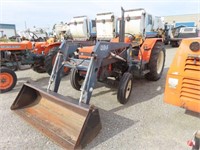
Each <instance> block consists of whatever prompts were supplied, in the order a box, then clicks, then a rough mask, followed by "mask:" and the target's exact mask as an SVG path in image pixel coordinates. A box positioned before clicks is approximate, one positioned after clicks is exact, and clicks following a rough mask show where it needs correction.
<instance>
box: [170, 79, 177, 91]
mask: <svg viewBox="0 0 200 150" xmlns="http://www.w3.org/2000/svg"><path fill="white" fill-rule="evenodd" d="M168 85H169V87H170V88H174V89H175V88H176V87H177V85H178V79H176V78H169V79H168Z"/></svg>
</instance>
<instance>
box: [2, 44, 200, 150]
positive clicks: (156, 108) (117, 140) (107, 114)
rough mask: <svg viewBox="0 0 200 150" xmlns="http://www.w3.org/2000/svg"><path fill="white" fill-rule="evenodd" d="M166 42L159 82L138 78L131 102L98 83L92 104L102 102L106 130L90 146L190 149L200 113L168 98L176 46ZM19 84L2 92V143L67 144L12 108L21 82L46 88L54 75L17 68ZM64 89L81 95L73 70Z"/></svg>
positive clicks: (24, 145) (39, 146) (22, 146)
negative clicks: (167, 80)
mask: <svg viewBox="0 0 200 150" xmlns="http://www.w3.org/2000/svg"><path fill="white" fill-rule="evenodd" d="M176 50H177V49H176V48H170V47H167V50H166V55H167V57H166V63H165V68H164V73H163V76H162V78H161V79H160V80H159V81H157V82H150V81H147V80H145V79H139V80H138V79H135V80H134V88H133V90H132V93H131V98H130V100H129V102H128V103H127V104H126V105H121V104H119V103H118V102H117V100H116V92H117V89H116V87H115V86H112V85H109V86H108V85H105V84H102V83H98V84H97V88H96V89H95V90H94V92H93V96H92V98H91V104H94V105H95V106H97V107H98V108H99V111H100V116H101V122H102V130H101V131H100V133H99V134H98V136H97V137H96V138H95V139H94V140H93V141H92V142H91V143H90V144H88V145H87V146H86V147H85V149H99V150H101V149H109V150H110V149H115V150H116V149H119V150H121V149H136V150H189V149H190V148H189V147H188V146H187V144H186V142H187V140H188V139H190V138H192V134H193V133H194V131H195V130H197V129H199V127H200V119H199V118H200V115H199V114H195V113H192V112H189V111H185V110H184V109H182V108H178V107H174V106H171V105H168V104H165V103H163V92H164V86H165V78H166V73H167V70H168V68H169V65H170V63H171V61H172V59H173V56H174V54H175V52H176ZM16 73H17V77H18V83H17V85H16V87H15V88H14V89H13V90H12V91H10V92H8V93H4V94H1V95H0V114H1V115H0V117H1V118H0V120H1V123H0V135H1V136H0V149H11V150H16V149H20V150H27V149H31V150H32V149H42V150H43V149H57V150H59V149H62V148H60V147H59V146H57V145H56V144H55V143H53V142H52V141H51V140H50V139H48V138H47V137H46V136H44V135H43V134H42V133H40V132H39V131H38V130H36V129H35V128H33V127H32V126H31V125H29V124H28V123H27V122H25V121H24V120H23V119H22V118H20V117H19V116H18V115H16V114H15V113H14V112H13V111H11V110H10V106H11V104H12V102H13V101H14V99H15V97H16V96H17V94H18V92H19V90H20V89H21V87H22V84H23V83H24V82H26V81H29V82H30V83H31V84H33V85H39V86H41V87H44V88H46V86H47V83H48V79H49V76H48V75H47V74H38V73H35V72H34V71H32V70H24V71H18V72H16ZM59 93H60V94H62V95H64V96H67V95H70V96H73V97H75V98H78V97H79V95H80V93H79V92H77V91H75V90H74V89H72V88H71V85H70V83H69V76H66V77H64V78H63V79H62V82H61V86H60V89H59Z"/></svg>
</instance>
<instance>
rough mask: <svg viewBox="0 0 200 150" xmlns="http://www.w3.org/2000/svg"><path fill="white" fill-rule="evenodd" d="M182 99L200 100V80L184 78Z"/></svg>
mask: <svg viewBox="0 0 200 150" xmlns="http://www.w3.org/2000/svg"><path fill="white" fill-rule="evenodd" d="M180 99H181V100H186V101H188V100H189V101H191V100H198V101H200V80H196V79H188V78H183V82H182V87H181V95H180Z"/></svg>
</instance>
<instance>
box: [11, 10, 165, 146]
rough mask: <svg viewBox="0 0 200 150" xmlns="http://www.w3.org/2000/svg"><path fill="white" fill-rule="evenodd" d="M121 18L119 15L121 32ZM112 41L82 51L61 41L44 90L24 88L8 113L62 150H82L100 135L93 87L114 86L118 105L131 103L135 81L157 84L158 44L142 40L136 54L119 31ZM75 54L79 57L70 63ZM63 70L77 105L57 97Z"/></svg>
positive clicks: (160, 61) (160, 52)
mask: <svg viewBox="0 0 200 150" xmlns="http://www.w3.org/2000/svg"><path fill="white" fill-rule="evenodd" d="M123 14H124V10H123V9H122V21H121V26H120V28H121V29H123V28H124V19H123V18H124V15H123ZM127 38H128V39H129V40H125V41H126V42H124V39H127ZM131 39H132V38H131ZM112 41H113V42H102V41H101V42H97V43H96V45H95V46H83V47H80V46H79V45H78V44H76V43H73V42H68V41H63V42H62V44H61V46H60V48H59V52H58V53H57V56H56V59H55V63H54V66H53V70H52V73H51V77H50V79H49V84H48V87H47V89H46V90H44V89H41V88H39V87H34V86H31V85H30V84H24V85H23V87H22V89H21V91H20V92H19V94H18V96H17V98H16V99H15V101H14V102H13V104H12V106H11V109H12V110H14V111H15V112H16V113H17V114H19V115H20V116H22V117H23V118H24V119H25V120H27V121H28V122H29V123H31V124H32V125H33V126H35V127H36V128H38V129H40V130H41V131H42V132H43V133H44V134H46V135H47V136H49V137H50V138H51V139H53V140H54V141H55V142H57V143H58V144H60V145H61V146H63V147H64V148H67V149H77V148H82V147H84V146H85V145H86V144H87V143H89V142H90V141H91V140H92V139H93V138H94V137H95V136H96V135H97V134H98V133H99V131H100V129H101V122H100V116H99V112H98V109H97V108H96V107H95V106H93V105H90V100H91V97H92V92H93V90H94V89H95V84H96V82H97V81H101V82H103V81H105V80H106V79H107V78H109V77H112V78H115V79H116V80H119V87H118V92H117V99H118V101H119V102H120V103H121V104H125V103H127V102H128V100H129V98H130V93H131V89H132V87H133V77H134V76H140V77H142V76H145V77H146V78H147V79H148V80H153V81H156V80H158V79H159V78H160V77H161V75H162V71H163V67H164V62H165V49H164V47H163V44H162V41H161V40H160V39H154V38H152V39H146V40H145V41H144V43H143V44H142V45H140V48H139V49H138V47H137V48H135V47H133V46H132V43H131V42H130V38H129V37H125V38H124V30H120V37H119V38H116V39H113V40H112ZM74 52H77V53H78V55H77V56H76V57H73V58H70V57H69V55H70V54H71V53H74ZM64 67H69V68H73V70H72V73H71V84H72V87H74V88H75V89H77V90H81V93H80V98H79V100H74V99H73V98H70V97H63V96H62V95H60V94H58V93H57V92H58V89H59V85H60V82H61V76H62V70H63V69H64Z"/></svg>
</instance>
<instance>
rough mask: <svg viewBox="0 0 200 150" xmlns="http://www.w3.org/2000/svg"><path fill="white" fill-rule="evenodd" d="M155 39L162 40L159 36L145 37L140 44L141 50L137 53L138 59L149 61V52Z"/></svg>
mask: <svg viewBox="0 0 200 150" xmlns="http://www.w3.org/2000/svg"><path fill="white" fill-rule="evenodd" d="M157 41H160V42H162V39H160V38H149V39H145V40H144V43H143V44H142V46H141V48H140V51H141V52H139V54H138V59H139V60H143V61H146V62H149V60H150V57H151V52H152V50H153V47H154V45H155V44H156V42H157Z"/></svg>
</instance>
